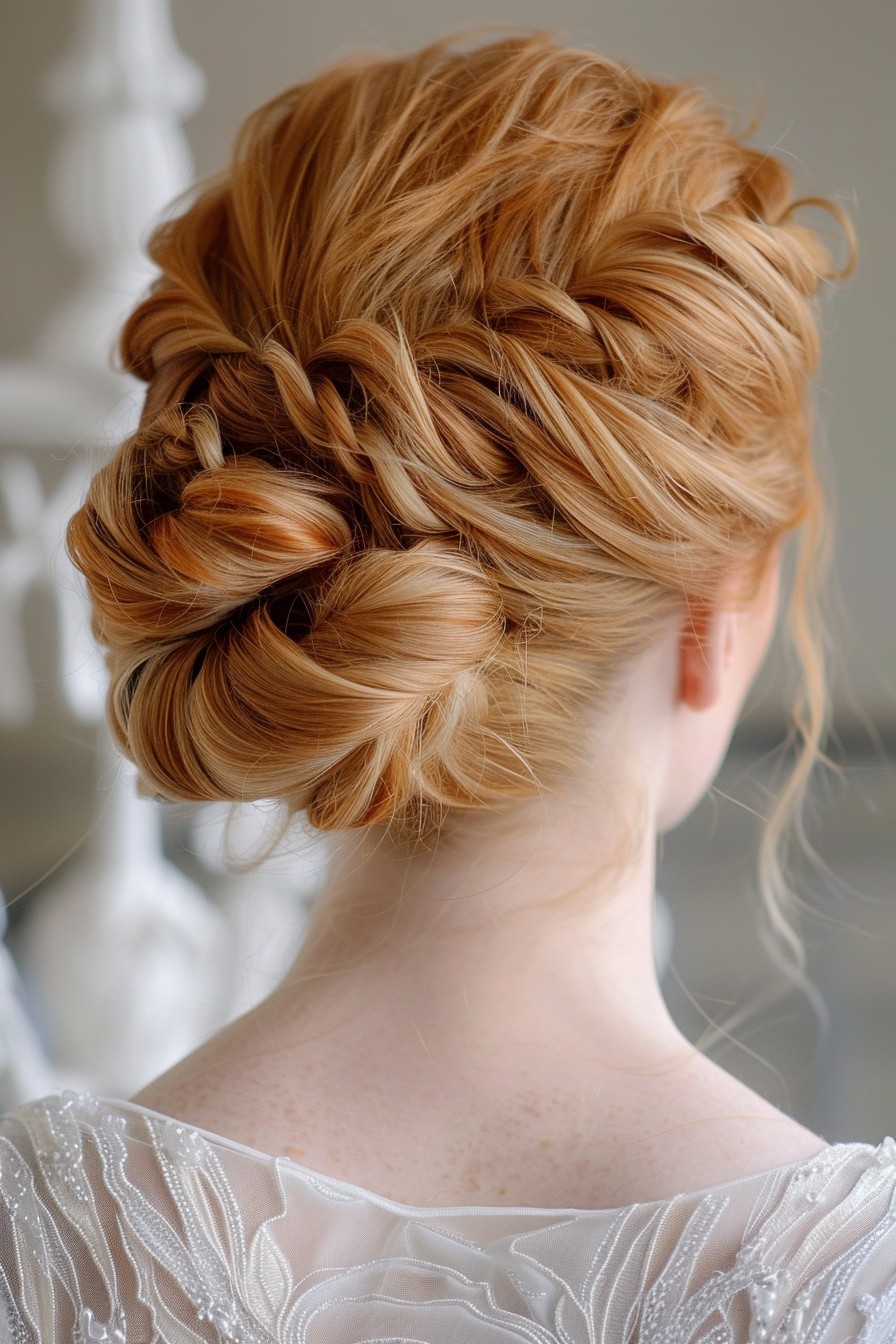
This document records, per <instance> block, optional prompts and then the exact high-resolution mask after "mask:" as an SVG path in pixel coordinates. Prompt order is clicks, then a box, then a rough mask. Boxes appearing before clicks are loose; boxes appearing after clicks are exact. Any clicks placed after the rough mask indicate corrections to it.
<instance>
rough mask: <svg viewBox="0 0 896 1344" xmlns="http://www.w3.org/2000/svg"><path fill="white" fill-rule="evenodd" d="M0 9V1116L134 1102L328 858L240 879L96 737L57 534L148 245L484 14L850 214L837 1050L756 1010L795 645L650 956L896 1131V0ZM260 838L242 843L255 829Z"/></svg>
mask: <svg viewBox="0 0 896 1344" xmlns="http://www.w3.org/2000/svg"><path fill="white" fill-rule="evenodd" d="M0 13H2V19H3V23H2V31H3V34H4V41H3V44H2V47H0V102H2V115H0V173H2V191H0V235H2V251H0V274H2V284H3V290H2V293H3V301H2V304H0V887H2V889H3V891H4V893H5V896H6V900H7V902H8V903H9V905H8V909H9V919H10V928H9V936H8V945H9V947H10V948H11V951H12V958H11V960H9V961H8V963H7V964H6V966H5V968H4V969H3V971H2V974H0V985H2V987H3V994H4V995H5V999H3V997H2V995H0V1007H2V1004H3V1003H5V1005H6V1007H5V1009H4V1010H3V1011H5V1014H6V1015H5V1018H4V1016H3V1011H0V1031H5V1032H6V1035H5V1037H2V1038H0V1080H2V1086H0V1103H3V1104H11V1103H12V1102H13V1101H15V1100H17V1099H24V1097H25V1096H26V1095H28V1094H32V1093H33V1094H36V1091H38V1090H40V1089H41V1088H43V1087H47V1088H48V1087H51V1086H57V1085H59V1084H60V1082H62V1083H65V1082H67V1081H71V1082H73V1083H75V1084H77V1085H85V1086H91V1087H95V1088H97V1089H100V1090H106V1091H108V1092H110V1093H111V1092H118V1093H120V1094H122V1095H127V1094H128V1092H129V1091H133V1090H135V1089H136V1088H137V1087H138V1086H140V1085H141V1083H142V1082H143V1081H145V1080H147V1079H148V1078H149V1077H151V1076H153V1074H154V1073H155V1072H158V1071H159V1070H160V1068H162V1067H164V1066H165V1064H166V1063H167V1062H170V1060H171V1059H173V1058H174V1057H176V1056H177V1055H178V1054H179V1053H183V1052H184V1051H185V1050H186V1049H189V1048H190V1047H191V1044H192V1043H194V1042H195V1041H196V1040H197V1039H201V1038H202V1036H203V1035H204V1034H207V1033H208V1032H209V1031H210V1030H213V1029H214V1028H215V1027H216V1026H217V1025H219V1024H220V1023H221V1022H222V1021H223V1020H226V1019H227V1017H229V1016H233V1015H234V1014H235V1013H236V1012H237V1011H240V1010H241V1009H242V1008H244V1007H245V1006H247V1005H248V1003H250V1002H251V1001H253V999H254V998H257V997H258V996H260V995H261V994H262V993H264V992H267V991H268V990H269V989H270V988H272V986H273V983H274V982H275V980H276V976H277V974H278V969H279V968H280V967H281V966H282V965H285V964H286V962H285V960H284V958H285V957H286V955H287V953H289V952H290V951H291V950H292V949H294V947H295V946H296V945H297V940H298V939H299V938H300V936H301V922H302V917H303V911H304V910H305V909H307V905H308V902H309V901H311V900H313V896H314V891H315V885H316V883H318V882H319V880H320V873H321V871H322V863H323V860H324V859H325V853H324V850H323V849H322V847H321V846H320V845H317V844H316V843H315V842H314V841H313V840H308V839H307V838H305V839H303V838H302V837H301V836H299V840H300V841H301V843H300V844H299V845H298V848H299V850H300V857H299V858H298V859H294V858H293V859H291V858H289V857H287V858H285V859H283V860H281V862H280V863H279V865H277V864H273V865H269V866H268V867H267V868H266V869H265V870H264V871H263V873H262V874H259V875H256V877H255V878H241V877H239V876H237V875H234V874H232V873H230V872H227V871H225V868H224V863H223V860H222V858H221V843H220V833H221V817H220V814H218V813H216V812H215V810H214V809H199V810H197V811H194V812H191V811H190V810H189V809H173V810H166V813H165V816H164V817H160V816H159V815H158V814H157V811H158V810H157V809H156V808H155V805H153V804H150V803H136V802H135V801H134V799H133V797H132V789H131V784H130V782H129V780H128V779H127V778H126V777H123V776H121V774H120V771H119V767H118V766H117V765H116V764H115V762H114V759H113V758H112V757H111V755H109V754H108V752H107V750H106V748H105V747H104V746H103V739H102V733H101V731H100V729H99V728H98V703H99V701H98V695H99V691H100V690H101V677H100V675H99V673H98V672H97V671H96V669H95V665H94V664H93V663H92V662H91V661H90V658H89V655H88V653H87V651H86V646H85V645H84V643H83V635H82V634H79V631H78V624H79V621H82V618H83V617H82V613H81V610H80V608H79V606H78V600H77V596H76V592H75V587H74V583H73V579H72V576H71V574H70V572H69V571H68V569H67V567H66V564H65V561H64V557H63V556H62V555H61V553H60V537H61V527H62V524H63V522H64V518H65V516H66V512H67V511H69V510H70V508H71V507H74V504H75V503H76V502H77V498H78V493H79V491H80V489H82V488H83V478H84V473H85V472H86V471H87V470H88V469H89V468H90V467H92V466H95V465H96V464H97V463H98V462H99V461H100V460H102V456H103V454H104V453H105V452H107V451H108V448H109V446H110V445H111V444H112V443H114V441H115V439H116V438H117V437H119V436H120V435H121V434H122V433H123V432H126V430H127V428H128V426H129V424H131V423H132V422H133V417H134V415H135V414H136V412H137V409H138V408H139V402H140V397H141V390H140V388H139V387H137V386H136V385H134V384H132V383H130V382H129V381H128V380H125V379H123V378H121V377H119V376H118V375H116V374H114V373H113V372H112V370H111V364H110V363H109V359H108V351H109V350H110V349H111V340H112V334H113V332H114V325H115V322H116V321H117V320H118V318H119V317H120V316H121V315H123V314H124V312H125V311H126V310H127V307H128V304H129V302H130V301H131V299H132V297H133V296H134V295H136V294H137V293H138V292H139V290H140V288H141V287H142V285H143V284H145V282H146V280H147V279H148V273H147V272H146V271H145V268H144V269H141V263H140V259H139V241H140V238H141V237H142V236H143V235H144V234H145V232H146V230H147V229H148V227H149V224H150V223H151V221H152V218H153V217H154V215H155V213H156V212H157V211H158V210H159V209H161V208H162V206H163V205H164V204H165V202H166V201H167V200H169V199H170V198H171V197H172V196H173V195H174V194H175V192H176V191H177V190H179V189H180V187H182V186H185V185H186V184H187V183H188V182H189V181H190V180H191V179H192V177H193V176H194V175H195V176H197V177H203V176H205V175H207V174H209V173H212V172H214V171H216V170H217V169H219V168H221V167H223V166H224V165H225V163H226V161H227V157H228V153H229V148H230V144H231V141H232V138H233V136H234V134H235V132H236V130H237V128H238V126H239V124H240V122H241V121H242V119H243V117H244V116H245V115H246V114H247V113H248V112H249V111H250V110H251V109H252V108H254V107H255V106H256V105H258V104H259V103H261V102H263V101H265V100H266V99H267V98H269V97H270V96H272V95H273V94H274V93H276V92H278V91H279V90H280V89H282V88H284V87H285V86H287V85H289V84H292V83H295V82H297V81H299V80H301V79H303V78H305V77H307V76H309V75H311V74H313V73H314V72H315V71H317V70H318V69H319V68H320V67H321V66H322V65H323V64H325V63H327V62H329V61H330V60H332V59H333V58H335V57H337V56H339V55H341V54H345V53H348V52H350V51H353V50H356V49H358V48H361V47H370V46H373V47H377V48H380V49H386V50H389V51H396V52H400V51H405V50H409V49H412V48H414V47H416V46H419V45H420V44H422V43H423V42H424V41H426V40H427V39H430V38H432V37H435V36H437V35H440V34H442V33H444V32H446V31H448V30H450V29H453V28H457V27H459V26H461V25H462V24H465V23H468V22H471V21H478V20H494V21H497V22H500V23H504V24H512V25H515V26H517V27H521V26H524V25H532V26H539V27H550V28H552V29H554V30H555V31H557V32H558V33H559V35H560V36H562V37H563V38H564V39H566V40H568V41H570V42H574V43H579V44H582V45H587V46H589V47H592V48H595V49H597V50H600V51H602V52H604V53H606V54H608V55H611V56H613V57H616V58H618V59H622V60H625V61H630V62H631V63H633V64H635V65H638V66H641V67H644V68H646V69H647V70H650V71H652V72H654V73H656V74H659V75H662V76H666V77H669V78H687V79H692V80H695V81H697V82H699V83H702V84H704V85H706V86H708V87H709V88H711V89H712V90H713V91H714V92H715V93H716V94H717V95H718V96H719V98H720V99H722V100H723V101H724V102H725V103H727V104H728V105H729V106H731V107H732V108H733V109H734V118H735V122H736V123H737V124H738V125H739V126H741V127H743V126H745V125H746V124H747V123H748V122H749V120H750V118H751V117H752V115H753V114H754V113H758V114H759V115H760V116H761V122H760V127H759V130H758V132H757V133H756V136H755V138H756V139H757V140H758V141H759V142H760V143H764V144H767V145H770V146H773V147H774V148H775V150H776V151H777V152H778V153H780V154H782V155H783V156H784V158H785V159H786V160H787V161H788V162H789V163H790V164H791V165H792V168H793V170H794V173H795V176H796V181H797V185H798V188H799V189H800V191H801V192H803V193H805V194H810V195H815V194H817V195H825V196H828V197H832V198H834V199H835V200H837V201H839V202H841V204H842V205H843V206H844V207H845V208H846V210H847V211H848V212H849V213H850V215H851V216H852V218H853V220H854V222H855V225H856V229H857V232H858V239H859V247H860V259H859V265H858V269H857V271H856V273H855V274H854V275H853V277H851V278H850V279H849V280H848V281H846V282H845V283H842V284H841V285H839V286H838V287H836V289H835V291H834V292H832V293H831V294H827V295H824V296H823V299H822V322H823V346H824V355H823V360H822V364H821V367H820V369H819V371H818V374H817V377H816V379H815V386H814V389H813V401H814V406H815V415H816V431H815V447H816V452H817V453H818V455H819V457H820V459H821V460H822V463H823V467H824V471H825V473H826V476H827V478H828V480H829V485H830V490H831V492H832V494H833V495H834V496H835V497H836V501H837V503H836V519H835V530H836V544H835V557H834V574H833V578H832V585H831V600H830V603H829V606H830V613H829V620H830V628H831V641H830V673H831V677H832V681H833V693H834V701H833V725H834V727H833V732H832V736H831V744H830V754H831V759H832V766H831V767H829V768H826V769H824V770H822V771H821V773H820V776H819V779H818V782H817V786H816V789H815V793H814V801H813V803H812V805H811V807H810V809H809V812H808V817H807V829H808V837H809V840H810V842H811V844H812V845H813V846H814V849H815V851H816V858H815V860H814V861H806V860H804V861H802V862H801V863H800V864H799V865H798V873H797V875H798V878H799V881H800V891H801V895H802V896H803V898H804V899H805V902H806V905H807V909H806V912H805V922H804V930H803V931H804V935H805V938H806V943H807V949H808V966H809V973H810V975H811V976H812V978H813V980H814V981H815V983H816V984H817V986H818V989H819V991H820V993H821V995H822V996H823V999H824V1001H825V1002H826V1004H827V1008H828V1011H829V1014H830V1024H829V1027H828V1029H827V1030H826V1031H822V1030H820V1028H819V1025H818V1022H817V1020H816V1017H815V1015H814V1014H813V1011H812V1010H811V1008H810V1006H809V1004H808V1002H807V1001H806V999H805V998H802V997H800V996H799V995H796V994H790V995H789V996H787V997H785V998H783V999H779V1000H778V1001H777V1002H772V1001H771V994H772V992H773V991H774V989H775V987H776V986H777V985H778V984H779V981H780V977H779V976H778V974H777V972H776V971H775V969H774V967H773V966H772V965H771V963H770V961H769V959H768V957H767V955H766V953H765V952H764V950H763V948H762V947H761V945H760V942H759V939H758V937H757V934H756V930H755V911H756V901H757V898H756V897H755V894H754V892H755V880H754V866H755V863H754V861H755V851H756V845H757V841H758V834H759V828H760V825H761V819H762V817H763V815H766V814H767V813H768V810H769V807H770V792H771V790H772V789H773V788H774V783H775V779H776V778H779V777H780V771H781V767H782V754H781V751H780V744H781V742H782V740H783V739H784V737H785V735H786V731H787V688H788V685H789V673H788V668H787V664H786V660H785V659H784V658H783V655H782V654H780V653H777V654H775V655H774V656H773V657H772V659H771V660H770V663H769V666H768V668H767V669H766V672H765V674H764V676H763V677H762V679H761V681H760V683H759V685H758V686H757V688H756V690H755V693H754V694H753V696H752V697H751V702H750V705H749V709H748V713H747V714H746V715H745V718H744V721H743V723H742V724H741V726H740V727H739V729H738V732H737V734H736V738H735V742H734V745H733V747H732V751H731V753H730V755H729V758H728V760H727V762H726V764H725V766H724V768H723V770H722V773H721V775H720V777H719V780H718V781H717V787H716V788H715V790H714V791H713V793H712V795H711V796H710V797H709V798H707V799H706V800H705V801H704V803H703V804H701V806H700V808H699V809H698V810H697V812H695V814H694V815H693V816H692V817H691V818H690V819H689V820H688V821H687V822H686V823H685V824H684V825H683V826H682V827H680V828H679V829H678V830H677V831H676V832H674V833H673V834H671V835H670V836H668V837H666V838H665V840H664V842H663V846H662V854H661V862H660V868H659V890H660V892H661V894H662V902H661V905H660V919H659V924H658V956H659V957H660V959H661V962H662V965H663V968H664V985H665V988H666V992H667V994H668V997H669V1001H670V1004H671V1006H672V1008H673V1011H674V1013H675V1014H676V1016H677V1017H678V1018H679V1020H680V1021H681V1023H682V1025H683V1026H685V1029H686V1030H687V1031H688V1033H689V1034H690V1035H691V1036H692V1038H693V1039H695V1040H697V1039H701V1038H702V1035H703V1033H705V1032H709V1031H710V1030H711V1028H712V1025H713V1023H716V1022H718V1021H719V1020H720V1019H723V1018H725V1017H726V1016H728V1015H730V1014H732V1013H735V1014H736V1013H737V1012H738V1011H739V1010H741V1009H746V1008H748V1007H749V1006H750V1005H751V1004H758V1005H759V1009H758V1011H756V1012H755V1013H754V1014H753V1015H752V1017H751V1018H750V1019H749V1020H748V1021H745V1022H744V1023H743V1024H741V1025H740V1026H735V1027H734V1028H733V1029H732V1030H731V1033H730V1035H728V1036H724V1037H722V1038H721V1039H716V1040H715V1041H714V1043H713V1044H712V1046H711V1048H710V1053H711V1054H712V1055H713V1057H714V1058H716V1059H717V1060H718V1061H719V1062H720V1063H722V1064H723V1065H724V1066H725V1067H726V1068H728V1069H730V1070H731V1071H732V1072H733V1073H735V1074H737V1075H738V1076H740V1077H742V1078H744V1080H745V1081H747V1082H748V1083H749V1084H750V1085H751V1086H753V1087H754V1088H756V1089H757V1090H758V1091H760V1092H762V1093H763V1095H766V1096H767V1097H769V1099H770V1100H772V1101H773V1102H774V1103H775V1104H776V1105H778V1106H781V1107H782V1108H783V1109H785V1110H787V1111H789V1112H791V1113H792V1114H794V1115H796V1116H797V1118H798V1119H800V1120H801V1121H802V1122H803V1123H804V1124H807V1125H809V1126H810V1127H811V1128H813V1129H814V1130H816V1131H817V1132H819V1133H821V1134H824V1135H825V1136H826V1137H827V1138H829V1139H831V1140H832V1141H834V1140H838V1139H850V1138H855V1139H865V1140H873V1141H875V1142H876V1141H878V1140H879V1139H880V1138H881V1137H883V1136H884V1135H885V1134H888V1133H891V1132H893V1131H894V1129H896V1031H894V1028H896V983H894V975H893V965H894V953H896V908H894V901H893V895H892V891H891V888H892V873H893V865H894V857H896V824H894V823H896V776H894V771H893V761H892V756H893V747H894V742H896V623H894V620H893V617H892V590H893V583H894V577H896V536H894V528H893V502H894V497H896V457H894V453H893V451H892V437H893V436H892V427H891V411H890V406H889V389H890V386H891V378H892V365H893V350H894V342H893V334H894V331H893V328H894V312H896V303H894V299H896V295H894V292H893V289H894V266H893V257H892V247H891V243H890V235H891V221H892V220H893V218H894V217H896V202H894V199H893V197H894V181H896V173H894V161H893V139H894V131H896V117H894V81H893V79H892V61H893V56H894V35H896V34H894V28H896V7H894V6H893V5H892V4H890V3H888V0H858V3H856V4H854V5H851V6H845V5H843V4H841V3H839V0H779V2H778V3H772V2H771V0H674V2H673V3H659V2H658V0H624V3H623V0H603V2H596V0H552V3H551V4H550V5H546V4H544V3H543V0H541V2H537V0H525V2H524V0H515V2H513V3H511V0H483V2H482V3H474V4H471V3H468V2H466V3H462V2H461V0H378V3H376V4H365V3H361V0H327V3H326V4H323V3H317V2H313V0H307V2H306V3H298V0H253V3H252V4H251V5H246V4H245V3H243V2H242V0H171V3H170V4H168V3H167V0H41V2H40V3H39V4H32V5H23V4H21V3H15V2H14V0H3V3H2V4H0ZM831 227H832V236H833V237H834V238H835V240H836V230H834V228H833V226H831ZM841 255H842V252H841ZM241 826H242V829H241V831H240V832H239V835H238V837H237V840H238V842H239V844H241V845H242V846H243V852H245V850H246V847H247V846H248V847H251V846H252V844H254V843H255V839H256V834H257V830H258V819H257V817H256V816H255V815H254V814H253V815H246V816H244V817H243V818H242V822H241ZM201 967H204V968H207V969H204V970H202V969H199V968H201ZM766 1000H768V1002H766ZM161 1003H164V1004H166V1005H167V1008H166V1010H165V1011H164V1012H162V1011H160V1009H159V1005H160V1004H161ZM763 1004H764V1005H765V1006H762V1005H763ZM716 1035H717V1034H716ZM4 1068H5V1070H6V1072H5V1073H2V1070H3V1069H4ZM4 1089H5V1090H4Z"/></svg>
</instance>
